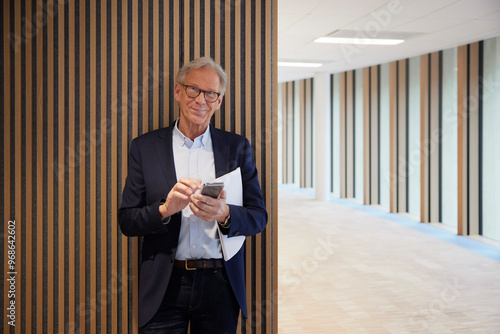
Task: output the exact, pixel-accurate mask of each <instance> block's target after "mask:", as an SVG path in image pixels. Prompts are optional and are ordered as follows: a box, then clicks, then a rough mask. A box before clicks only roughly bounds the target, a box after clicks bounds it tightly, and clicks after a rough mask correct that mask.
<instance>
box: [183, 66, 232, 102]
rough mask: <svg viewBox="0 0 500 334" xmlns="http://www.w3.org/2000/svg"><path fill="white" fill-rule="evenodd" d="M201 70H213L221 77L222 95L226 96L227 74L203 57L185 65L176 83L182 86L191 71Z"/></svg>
mask: <svg viewBox="0 0 500 334" xmlns="http://www.w3.org/2000/svg"><path fill="white" fill-rule="evenodd" d="M200 68H211V69H213V70H214V71H215V72H217V75H218V76H219V84H220V93H221V94H224V92H225V91H226V87H227V74H226V72H224V70H223V69H222V67H221V66H220V65H219V64H217V63H216V62H215V61H214V60H213V59H212V58H210V57H201V58H198V59H194V60H192V61H190V62H189V63H187V64H185V65H184V66H182V68H181V69H180V70H179V72H178V73H177V76H176V77H175V81H177V82H178V83H180V84H181V85H182V84H184V80H185V79H186V75H187V74H188V73H189V72H190V71H192V70H197V69H200Z"/></svg>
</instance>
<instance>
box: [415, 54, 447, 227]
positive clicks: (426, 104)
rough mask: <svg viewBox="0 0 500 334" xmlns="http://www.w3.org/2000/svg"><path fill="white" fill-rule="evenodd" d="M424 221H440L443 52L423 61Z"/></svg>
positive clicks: (421, 218)
mask: <svg viewBox="0 0 500 334" xmlns="http://www.w3.org/2000/svg"><path fill="white" fill-rule="evenodd" d="M420 94H421V98H420V101H421V102H420V110H421V114H420V126H421V142H420V147H421V158H420V163H421V194H420V196H421V206H420V207H421V209H420V210H421V217H420V220H421V221H422V222H425V223H428V222H439V221H440V220H441V174H440V173H441V166H440V164H441V162H440V155H441V117H442V116H441V114H442V112H441V52H434V53H432V54H428V55H423V56H421V58H420Z"/></svg>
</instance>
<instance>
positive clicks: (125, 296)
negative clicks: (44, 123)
mask: <svg viewBox="0 0 500 334" xmlns="http://www.w3.org/2000/svg"><path fill="white" fill-rule="evenodd" d="M121 5H122V8H121V10H122V27H121V34H122V40H121V59H122V63H121V64H122V68H121V69H120V68H118V70H119V71H120V73H121V82H122V87H121V88H122V92H121V95H122V98H121V101H118V102H119V103H120V108H121V113H120V115H119V117H118V119H117V124H116V125H117V128H118V127H121V143H120V144H119V146H118V147H119V148H120V149H121V154H119V155H120V156H121V157H122V161H126V157H127V154H128V108H127V103H124V99H123V96H127V86H128V73H127V69H128V53H127V50H128V33H127V20H126V16H125V15H127V14H128V13H127V12H128V7H127V3H126V2H125V1H124V2H122V3H121ZM150 6H153V5H152V4H151V5H150V2H144V3H143V29H144V30H143V36H144V38H143V67H144V69H146V71H145V73H144V72H143V87H144V88H145V89H144V90H143V92H144V95H143V102H144V104H143V115H145V117H143V119H144V121H143V129H144V128H146V129H150V128H151V126H152V124H149V112H148V111H149V105H150V104H151V103H152V101H150V100H149V91H150V90H151V89H152V90H153V94H154V93H155V89H154V88H153V87H149V76H150V75H153V80H156V78H155V76H156V73H157V70H156V69H157V66H156V65H155V64H149V53H150V50H149V38H148V34H150V33H151V32H150V31H149V22H150V17H149V7H150ZM154 9H156V8H155V6H153V10H154ZM117 14H118V13H117ZM154 26H155V23H154V22H153V27H154ZM156 31H158V30H155V31H154V32H152V33H153V34H155V35H156ZM153 54H154V52H153ZM151 68H153V70H151ZM151 72H152V73H151ZM155 82H156V81H155ZM153 98H154V97H153ZM153 101H154V100H153ZM120 118H121V119H120ZM158 122H159V120H158V116H157V117H155V118H154V120H153V124H157V123H158ZM119 123H121V124H119ZM117 140H118V139H117ZM117 168H118V169H121V171H119V173H120V175H121V180H119V184H121V185H122V187H123V185H124V184H125V177H126V175H127V164H125V163H123V162H122V164H121V166H118V167H117ZM116 212H117V211H114V210H113V216H114V217H116ZM120 242H121V245H122V254H121V257H122V265H121V277H120V281H121V283H122V285H121V290H122V291H121V295H122V296H121V302H122V310H121V313H122V324H121V328H122V330H123V331H124V332H131V330H130V329H129V320H130V319H129V316H128V313H129V308H130V307H132V308H133V306H134V303H135V302H136V299H137V297H136V296H134V295H132V296H130V295H129V283H130V280H129V279H128V277H129V265H130V263H129V257H128V252H129V243H132V244H134V245H135V244H136V243H137V240H136V238H134V239H133V240H129V239H128V238H126V237H125V236H124V235H121V240H120ZM134 254H138V253H137V252H136V253H134ZM125 301H127V302H125Z"/></svg>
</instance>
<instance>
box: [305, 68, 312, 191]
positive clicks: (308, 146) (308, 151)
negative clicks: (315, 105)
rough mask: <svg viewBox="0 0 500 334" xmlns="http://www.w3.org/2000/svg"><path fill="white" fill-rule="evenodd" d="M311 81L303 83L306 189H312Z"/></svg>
mask: <svg viewBox="0 0 500 334" xmlns="http://www.w3.org/2000/svg"><path fill="white" fill-rule="evenodd" d="M312 85H313V79H311V78H310V79H306V81H305V87H304V89H305V91H304V104H305V120H306V122H305V131H304V135H305V137H304V144H305V156H304V157H305V159H304V160H305V166H304V173H305V180H304V181H305V185H306V187H307V188H312V187H313V184H312V182H313V181H312V170H313V156H312V154H313V145H312V143H313V137H314V133H313V131H312V124H313V110H312V102H313V92H312Z"/></svg>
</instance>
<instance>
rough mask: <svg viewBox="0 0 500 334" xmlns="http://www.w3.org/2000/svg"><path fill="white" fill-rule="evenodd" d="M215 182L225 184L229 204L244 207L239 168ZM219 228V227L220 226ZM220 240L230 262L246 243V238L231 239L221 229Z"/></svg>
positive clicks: (224, 253) (225, 258) (225, 256)
mask: <svg viewBox="0 0 500 334" xmlns="http://www.w3.org/2000/svg"><path fill="white" fill-rule="evenodd" d="M213 182H224V189H225V190H226V203H227V204H232V205H238V206H243V183H242V182H241V171H240V168H239V167H238V168H236V169H235V170H233V171H232V172H230V173H227V174H226V175H223V176H221V177H219V178H217V179H215V180H214V181H213ZM217 227H219V226H218V224H217ZM219 239H220V243H221V246H222V254H223V255H224V260H225V261H228V260H229V259H230V258H232V257H233V256H234V255H235V254H236V253H238V251H239V250H240V249H241V247H242V246H243V243H244V242H245V236H243V235H240V236H236V237H231V238H229V237H228V236H227V235H224V234H222V233H221V231H220V227H219Z"/></svg>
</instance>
